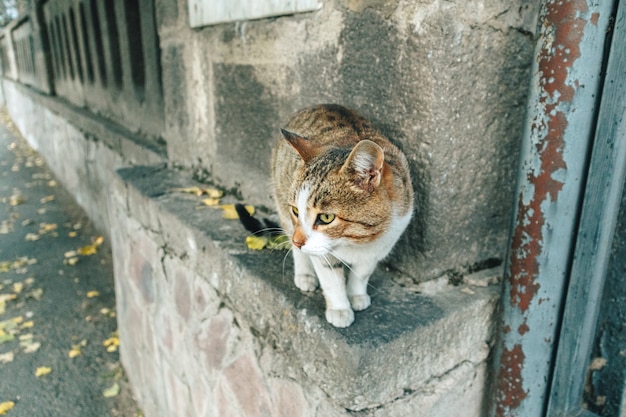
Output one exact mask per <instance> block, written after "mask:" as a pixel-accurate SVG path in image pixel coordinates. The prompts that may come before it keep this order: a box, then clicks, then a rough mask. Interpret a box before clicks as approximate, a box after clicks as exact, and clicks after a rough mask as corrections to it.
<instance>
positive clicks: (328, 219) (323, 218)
mask: <svg viewBox="0 0 626 417" xmlns="http://www.w3.org/2000/svg"><path fill="white" fill-rule="evenodd" d="M317 220H318V221H319V223H321V224H330V223H332V222H333V220H335V215H334V214H330V213H320V214H318V215H317Z"/></svg>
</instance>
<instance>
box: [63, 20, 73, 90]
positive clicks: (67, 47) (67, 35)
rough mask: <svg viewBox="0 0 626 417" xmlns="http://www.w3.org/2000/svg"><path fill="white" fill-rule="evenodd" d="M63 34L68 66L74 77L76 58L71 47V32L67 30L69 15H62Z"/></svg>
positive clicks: (70, 75) (71, 76)
mask: <svg viewBox="0 0 626 417" xmlns="http://www.w3.org/2000/svg"><path fill="white" fill-rule="evenodd" d="M61 25H62V26H63V28H62V30H61V35H62V37H63V49H64V50H65V56H66V57H67V64H68V65H67V68H68V69H69V78H71V79H72V80H73V79H74V60H73V59H72V49H71V48H70V33H69V31H68V30H67V17H66V15H62V16H61Z"/></svg>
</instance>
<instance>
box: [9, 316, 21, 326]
mask: <svg viewBox="0 0 626 417" xmlns="http://www.w3.org/2000/svg"><path fill="white" fill-rule="evenodd" d="M11 321H12V322H13V323H15V324H20V323H21V322H23V321H24V317H22V316H16V317H13V318H12V319H11Z"/></svg>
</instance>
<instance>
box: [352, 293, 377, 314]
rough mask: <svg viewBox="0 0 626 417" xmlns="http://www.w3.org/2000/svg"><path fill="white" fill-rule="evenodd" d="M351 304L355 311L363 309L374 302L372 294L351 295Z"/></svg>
mask: <svg viewBox="0 0 626 417" xmlns="http://www.w3.org/2000/svg"><path fill="white" fill-rule="evenodd" d="M349 298H350V305H351V306H352V309H353V310H354V311H363V310H365V309H366V308H367V307H369V306H370V304H372V301H371V299H370V296H369V295H367V294H362V295H351V296H350V297H349Z"/></svg>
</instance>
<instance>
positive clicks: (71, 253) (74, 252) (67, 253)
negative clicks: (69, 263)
mask: <svg viewBox="0 0 626 417" xmlns="http://www.w3.org/2000/svg"><path fill="white" fill-rule="evenodd" d="M76 255H78V253H76V251H75V250H71V251H69V252H65V253H64V254H63V256H65V257H66V258H73V257H74V256H76Z"/></svg>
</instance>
